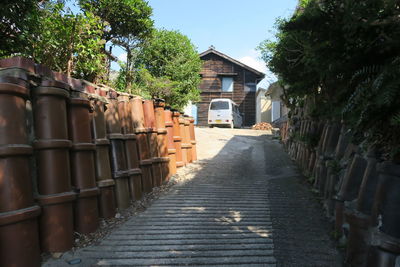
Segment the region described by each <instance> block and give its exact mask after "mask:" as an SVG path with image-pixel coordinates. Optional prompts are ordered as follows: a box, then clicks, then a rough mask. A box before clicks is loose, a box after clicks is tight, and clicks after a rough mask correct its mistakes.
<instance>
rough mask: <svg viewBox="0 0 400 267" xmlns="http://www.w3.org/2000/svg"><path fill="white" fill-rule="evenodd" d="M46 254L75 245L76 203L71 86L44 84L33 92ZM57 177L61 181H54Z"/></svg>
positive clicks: (55, 83)
mask: <svg viewBox="0 0 400 267" xmlns="http://www.w3.org/2000/svg"><path fill="white" fill-rule="evenodd" d="M32 95H33V101H32V102H33V113H34V128H35V141H34V143H33V144H34V148H35V156H36V157H35V158H36V166H37V185H38V193H39V196H38V198H37V200H38V203H39V204H40V206H41V207H42V215H41V216H40V228H39V229H40V241H41V248H42V251H45V252H64V251H68V250H70V249H71V248H72V247H73V244H74V216H73V203H74V201H75V199H76V193H75V192H73V190H72V185H71V171H70V148H71V146H72V142H71V141H70V140H69V139H68V118H67V102H68V99H69V96H70V91H69V85H68V84H66V83H62V82H57V81H51V80H50V81H49V80H44V81H42V83H41V85H40V86H39V87H36V88H34V89H32ZM55 177H57V179H54V178H55Z"/></svg>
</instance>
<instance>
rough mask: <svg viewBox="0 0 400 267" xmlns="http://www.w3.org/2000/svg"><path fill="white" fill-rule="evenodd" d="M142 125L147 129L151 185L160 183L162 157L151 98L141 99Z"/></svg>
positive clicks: (154, 185)
mask: <svg viewBox="0 0 400 267" xmlns="http://www.w3.org/2000/svg"><path fill="white" fill-rule="evenodd" d="M143 113H144V125H145V128H146V129H147V139H148V140H149V144H150V156H151V160H152V163H153V165H152V173H153V187H156V186H160V185H161V184H162V159H161V157H160V151H159V150H158V141H157V127H156V119H155V116H154V102H153V100H144V101H143Z"/></svg>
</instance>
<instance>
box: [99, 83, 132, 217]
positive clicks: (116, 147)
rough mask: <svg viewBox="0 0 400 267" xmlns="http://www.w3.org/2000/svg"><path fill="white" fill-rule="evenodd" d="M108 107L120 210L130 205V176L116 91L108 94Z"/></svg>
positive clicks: (108, 127)
mask: <svg viewBox="0 0 400 267" xmlns="http://www.w3.org/2000/svg"><path fill="white" fill-rule="evenodd" d="M107 97H108V101H109V103H108V105H107V110H106V112H105V117H106V122H107V136H108V139H109V140H110V143H111V146H110V158H111V167H112V168H111V169H112V177H113V179H114V180H115V196H116V203H117V207H118V209H120V210H123V209H126V208H128V207H129V205H130V194H129V175H128V166H127V159H126V152H125V146H124V136H123V134H122V132H121V128H122V127H121V118H120V116H121V114H120V113H119V112H118V111H119V109H118V106H119V105H118V94H117V92H116V91H114V90H109V91H108V92H107Z"/></svg>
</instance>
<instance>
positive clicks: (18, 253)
mask: <svg viewBox="0 0 400 267" xmlns="http://www.w3.org/2000/svg"><path fill="white" fill-rule="evenodd" d="M28 97H29V91H28V83H27V82H26V81H24V80H22V79H18V78H15V77H4V76H0V118H1V123H0V125H1V127H0V170H1V172H0V244H2V245H1V246H0V255H1V257H0V266H40V250H39V237H38V224H37V217H38V216H39V214H40V207H39V206H37V205H35V204H34V199H33V188H32V176H31V169H30V157H31V155H32V152H33V150H32V147H31V146H30V145H29V140H28V129H27V124H26V121H27V111H26V100H27V99H28ZM22 255H23V256H22Z"/></svg>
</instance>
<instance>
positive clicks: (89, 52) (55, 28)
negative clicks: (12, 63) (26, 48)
mask: <svg viewBox="0 0 400 267" xmlns="http://www.w3.org/2000/svg"><path fill="white" fill-rule="evenodd" d="M36 36H37V38H36V39H35V41H34V42H33V44H32V52H31V55H32V56H33V58H34V59H35V61H37V62H39V63H42V64H45V65H47V66H49V67H50V68H52V69H55V70H58V71H61V72H66V73H67V74H70V75H72V76H74V77H76V78H83V79H86V80H89V81H94V80H95V78H96V77H97V76H99V75H101V73H103V72H104V71H105V64H104V62H105V55H104V53H103V51H102V48H103V46H104V40H102V39H101V36H102V24H101V21H100V20H99V18H98V17H97V16H95V15H94V14H92V13H90V12H86V13H85V14H77V15H74V14H72V13H71V12H70V11H69V10H68V9H66V8H65V6H64V5H63V4H62V3H51V2H49V3H47V4H45V6H44V7H43V9H42V10H41V20H40V23H39V26H38V28H37V34H36Z"/></svg>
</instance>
